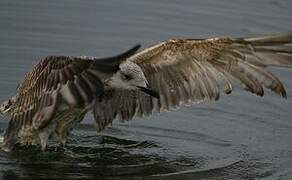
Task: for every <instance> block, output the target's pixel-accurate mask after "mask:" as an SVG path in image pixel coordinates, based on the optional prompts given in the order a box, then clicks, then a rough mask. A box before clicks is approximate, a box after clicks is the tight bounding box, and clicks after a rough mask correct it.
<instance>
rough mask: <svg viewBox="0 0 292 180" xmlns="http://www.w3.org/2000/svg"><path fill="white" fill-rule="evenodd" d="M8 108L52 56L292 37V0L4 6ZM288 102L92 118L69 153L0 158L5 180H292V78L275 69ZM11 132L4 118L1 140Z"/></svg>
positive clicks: (2, 95) (1, 69)
mask: <svg viewBox="0 0 292 180" xmlns="http://www.w3.org/2000/svg"><path fill="white" fill-rule="evenodd" d="M0 22H1V23H0V55H1V56H0V57H1V59H0V85H1V88H0V100H4V99H6V98H7V97H9V96H11V95H13V94H14V93H15V88H16V87H17V84H18V83H19V82H20V80H21V79H22V78H23V76H24V74H25V72H27V71H28V70H30V69H31V67H32V65H33V64H35V63H36V62H38V61H39V60H40V59H41V58H42V57H45V56H47V55H89V56H108V55H112V54H116V53H117V52H121V51H123V50H125V49H127V48H129V47H131V46H132V45H133V44H136V43H142V44H143V45H144V47H145V46H147V45H150V44H153V43H155V42H157V41H162V40H165V39H169V38H204V37H214V36H250V35H259V34H266V33H274V32H286V31H291V30H292V1H290V0H281V1H280V0H257V1H254V0H245V1H240V0H233V1H231V0H221V1H215V0H213V1H212V0H195V1H194V0H185V1H179V0H167V1H166V0H163V1H154V0H147V1H141V0H138V1H137V0H124V1H118V0H109V1H94V0H88V1H81V0H62V1H59V0H58V1H57V0H51V1H47V2H44V1H37V0H26V1H20V0H18V1H8V0H7V1H4V0H0ZM271 70H272V71H273V72H275V74H277V75H278V76H279V77H280V79H281V80H282V81H283V83H284V84H285V86H286V88H287V93H288V99H286V100H284V99H281V98H280V97H279V96H278V95H275V94H272V93H270V92H268V91H267V92H266V95H267V96H265V97H263V98H262V97H255V96H254V95H251V94H249V93H247V92H244V91H242V90H240V89H238V88H235V90H234V92H233V93H232V95H230V96H226V97H222V99H221V100H220V101H218V102H210V103H205V104H200V105H193V106H188V107H183V108H181V109H180V110H177V111H174V112H169V113H164V114H161V115H155V116H153V117H151V118H145V119H136V120H135V121H132V122H128V123H119V122H116V123H114V125H113V126H112V127H110V128H108V129H107V130H105V131H104V132H103V133H101V134H97V133H96V132H95V130H94V128H93V127H92V126H91V122H92V116H91V115H88V116H87V117H86V119H85V121H84V123H83V124H82V125H80V126H78V127H77V128H76V130H75V131H74V132H73V133H72V136H71V137H70V140H69V143H68V146H67V147H66V149H65V150H64V151H60V150H59V149H57V145H56V144H55V143H54V142H51V146H50V147H49V149H48V151H47V152H40V151H39V148H37V147H35V148H30V149H27V148H25V147H22V148H21V147H20V148H18V149H17V150H16V151H15V152H13V153H11V154H7V153H4V152H1V153H0V177H1V178H2V179H16V178H27V179H40V178H72V179H86V178H88V179H90V178H96V179H142V178H145V179H256V178H263V179H292V150H291V149H292V121H291V119H292V112H291V108H292V99H291V97H292V81H291V77H292V71H291V70H289V69H280V68H273V69H271ZM6 126H7V119H6V118H4V117H1V120H0V131H1V132H3V130H4V129H5V127H6Z"/></svg>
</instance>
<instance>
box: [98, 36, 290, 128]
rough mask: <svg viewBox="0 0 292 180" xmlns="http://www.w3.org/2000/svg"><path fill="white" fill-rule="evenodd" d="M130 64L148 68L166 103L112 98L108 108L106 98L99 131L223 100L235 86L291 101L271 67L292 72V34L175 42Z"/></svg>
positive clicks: (120, 95)
mask: <svg viewBox="0 0 292 180" xmlns="http://www.w3.org/2000/svg"><path fill="white" fill-rule="evenodd" d="M129 60H130V61H133V62H135V63H137V64H138V65H139V66H140V67H141V68H142V70H143V71H144V74H145V76H146V78H147V80H148V82H149V86H150V87H151V88H153V89H155V90H157V91H158V93H159V94H160V99H155V98H153V97H150V96H148V95H145V94H143V93H142V92H139V91H125V90H123V91H114V92H112V94H111V95H109V96H108V97H109V98H108V100H107V102H106V98H105V99H104V100H103V101H101V102H97V104H98V105H97V106H95V110H94V114H95V117H96V121H97V125H98V129H99V130H101V129H103V128H104V127H105V126H106V125H107V124H108V123H110V122H111V121H112V120H113V119H114V118H115V117H117V116H118V117H119V118H120V119H122V120H130V119H132V118H133V117H134V116H147V115H150V114H152V113H153V112H161V111H164V110H170V109H172V108H175V107H177V106H179V105H181V104H186V103H190V102H192V103H200V102H204V101H206V100H218V99H219V96H220V91H223V92H225V93H227V94H229V93H231V91H232V85H233V83H234V81H237V82H239V83H240V84H241V85H242V87H243V88H244V89H245V90H247V91H250V92H252V93H254V94H256V95H260V96H262V95H263V94H264V88H263V87H266V88H268V89H271V90H272V91H274V92H276V93H279V94H281V95H282V96H283V97H286V91H285V88H284V86H283V84H282V83H281V82H280V80H279V79H278V78H277V77H276V76H275V75H274V74H272V73H271V72H269V71H268V70H267V69H266V67H267V66H269V65H275V66H283V67H292V33H287V34H280V35H272V36H263V37H255V38H214V39H206V40H195V39H184V40H180V39H178V40H169V41H165V42H162V43H159V44H157V45H154V46H151V47H149V48H146V49H145V50H143V51H141V52H139V53H137V54H135V55H134V56H132V57H130V58H129ZM98 106H100V107H103V108H104V111H100V109H99V108H98ZM103 113H104V114H103Z"/></svg>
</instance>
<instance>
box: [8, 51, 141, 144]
mask: <svg viewBox="0 0 292 180" xmlns="http://www.w3.org/2000/svg"><path fill="white" fill-rule="evenodd" d="M138 48H139V45H138V46H135V47H133V48H131V49H129V50H128V51H125V52H124V53H121V54H119V55H116V56H112V57H106V58H94V57H73V56H72V57H71V56H48V57H46V58H44V59H43V60H42V61H40V62H39V63H38V64H37V65H36V66H35V67H34V68H33V69H32V71H30V72H29V73H28V74H27V75H26V76H25V78H24V80H23V81H22V83H21V84H20V85H19V87H18V89H17V93H16V95H15V102H14V103H13V105H12V110H11V114H10V115H11V119H10V121H9V124H8V128H7V129H6V131H5V134H4V139H5V142H6V144H7V143H8V144H12V145H13V144H14V142H12V140H13V139H15V136H22V135H19V134H18V133H19V130H21V129H23V130H26V129H42V128H44V127H46V126H47V125H48V124H49V123H50V120H51V119H52V118H53V117H54V115H55V110H56V107H57V106H58V103H60V102H58V101H60V100H61V101H65V103H67V105H68V106H69V107H72V108H84V107H83V106H86V105H88V104H90V103H91V102H92V100H93V99H95V98H96V97H97V96H98V95H99V94H102V93H103V82H102V79H101V77H100V75H101V74H103V75H104V76H107V75H108V76H111V75H112V74H113V73H114V72H115V71H116V70H117V68H118V66H119V64H120V62H121V61H124V60H125V59H126V58H127V57H129V56H131V55H133V54H134V53H135V52H136V51H137V49H138Z"/></svg>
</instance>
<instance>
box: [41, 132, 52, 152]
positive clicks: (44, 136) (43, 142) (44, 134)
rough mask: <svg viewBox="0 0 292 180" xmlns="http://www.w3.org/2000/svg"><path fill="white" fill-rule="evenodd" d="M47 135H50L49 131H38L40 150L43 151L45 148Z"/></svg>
mask: <svg viewBox="0 0 292 180" xmlns="http://www.w3.org/2000/svg"><path fill="white" fill-rule="evenodd" d="M49 136H50V135H49V133H48V132H46V131H44V132H41V133H39V138H40V144H41V149H42V151H45V150H46V149H47V144H48V139H49Z"/></svg>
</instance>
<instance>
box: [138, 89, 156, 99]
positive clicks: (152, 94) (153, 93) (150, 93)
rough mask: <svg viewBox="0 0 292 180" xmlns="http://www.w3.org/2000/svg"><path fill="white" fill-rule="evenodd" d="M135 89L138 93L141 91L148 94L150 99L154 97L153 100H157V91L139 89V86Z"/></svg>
mask: <svg viewBox="0 0 292 180" xmlns="http://www.w3.org/2000/svg"><path fill="white" fill-rule="evenodd" d="M137 88H138V89H139V90H140V91H142V92H144V93H146V94H148V95H150V96H152V97H155V98H157V99H159V93H158V92H157V91H155V90H152V89H150V88H145V87H141V86H137Z"/></svg>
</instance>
